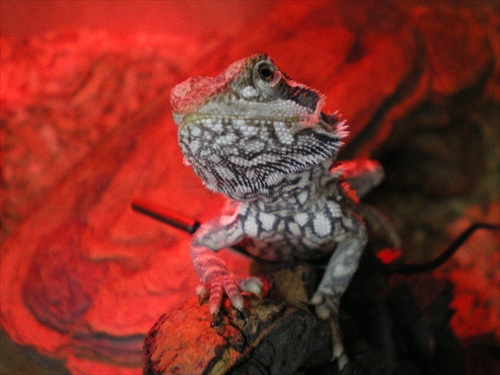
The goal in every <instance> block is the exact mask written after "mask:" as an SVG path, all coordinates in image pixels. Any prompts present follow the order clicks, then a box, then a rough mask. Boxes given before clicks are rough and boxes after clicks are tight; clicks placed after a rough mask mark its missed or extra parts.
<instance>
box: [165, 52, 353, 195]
mask: <svg viewBox="0 0 500 375" xmlns="http://www.w3.org/2000/svg"><path fill="white" fill-rule="evenodd" d="M324 102H325V98H324V97H323V96H322V95H321V94H319V93H318V92H317V91H315V90H313V89H311V88H309V87H307V86H305V85H303V84H300V83H298V82H295V81H293V80H291V79H289V78H288V77H287V76H286V75H285V74H284V73H283V72H282V71H281V70H280V69H278V67H276V65H275V64H274V63H273V62H272V60H271V59H270V58H269V57H268V56H267V55H265V54H259V55H254V56H251V57H248V58H246V59H242V60H239V61H237V62H235V63H233V64H231V65H230V66H229V67H227V68H226V70H224V71H223V72H222V73H221V74H220V75H218V76H216V77H193V78H190V79H188V80H186V81H185V82H183V83H181V84H179V85H177V86H175V87H174V88H173V90H172V92H171V106H172V111H173V117H174V121H175V122H176V123H177V125H178V136H179V144H180V147H181V150H182V152H183V154H184V157H185V161H186V162H187V163H188V164H190V165H191V166H192V167H193V169H194V171H195V173H196V174H197V175H198V176H199V177H200V178H201V179H202V180H203V181H204V183H205V185H206V186H207V187H208V188H209V189H211V190H213V191H217V192H221V193H223V194H225V195H227V196H229V197H230V198H233V199H236V200H240V201H244V200H247V201H248V200H254V199H264V200H269V199H273V197H276V196H277V195H279V194H280V191H281V190H282V188H283V187H284V185H286V184H289V183H290V181H289V179H288V178H287V177H289V176H290V175H294V174H297V173H301V172H303V171H305V170H308V169H311V168H314V167H317V166H320V165H326V164H330V163H331V162H332V161H333V160H334V159H335V158H336V156H337V153H338V150H339V147H340V146H341V145H342V142H341V139H342V138H343V137H344V136H345V135H346V134H347V132H346V129H345V128H346V127H345V125H344V123H343V122H342V123H340V122H339V121H338V119H337V117H336V116H335V115H326V114H324V113H323V112H322V111H321V110H322V108H323V105H324Z"/></svg>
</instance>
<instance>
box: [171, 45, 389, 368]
mask: <svg viewBox="0 0 500 375" xmlns="http://www.w3.org/2000/svg"><path fill="white" fill-rule="evenodd" d="M324 102H325V98H324V97H323V96H322V95H321V94H319V93H318V92H317V91H315V90H313V89H310V88H309V87H307V86H305V85H303V84H300V83H298V82H295V81H293V80H291V79H290V78H288V77H287V76H286V75H285V74H284V73H283V72H282V71H280V70H279V69H278V68H277V67H276V66H275V65H274V63H273V62H272V61H271V59H270V58H269V57H268V56H267V55H264V54H261V55H254V56H251V57H248V58H246V59H243V60H240V61H237V62H235V63H233V64H231V65H230V66H229V67H228V68H227V69H226V70H225V71H223V72H222V73H221V74H220V75H219V76H217V77H194V78H190V79H188V80H187V81H185V82H183V83H181V84H179V85H177V86H176V87H175V88H174V89H173V90H172V94H171V104H172V109H173V116H174V120H175V122H176V123H177V124H178V136H179V144H180V147H181V150H182V152H183V154H184V157H185V160H186V162H187V163H188V164H190V165H191V166H192V167H193V169H194V171H195V173H196V174H197V175H198V176H199V177H200V178H201V179H202V180H203V182H204V183H205V185H206V186H207V187H208V188H209V189H211V190H213V191H216V192H220V193H223V194H225V195H226V196H227V197H229V198H230V202H229V204H228V208H227V209H226V212H224V213H223V214H221V215H220V216H219V217H216V218H214V219H213V220H212V221H210V222H208V223H205V224H203V225H202V226H201V227H200V229H199V230H198V231H197V232H196V233H195V235H194V238H193V241H192V245H191V257H192V260H193V264H194V267H195V269H196V271H197V273H198V274H199V276H200V279H201V281H202V282H203V283H204V284H205V285H207V286H208V287H209V289H210V301H209V307H210V312H211V313H212V314H217V312H218V311H219V306H220V304H221V301H222V298H223V296H224V294H227V296H228V297H229V299H230V301H231V303H232V304H233V306H234V307H235V308H237V309H239V310H243V299H242V297H241V292H240V291H249V292H253V293H257V294H259V293H260V292H261V291H262V282H261V281H260V279H258V278H248V279H243V280H241V279H238V278H237V277H235V276H234V275H233V274H232V273H231V272H230V271H229V270H228V269H227V267H226V266H225V264H224V263H223V262H222V260H220V259H219V258H218V256H217V255H216V252H217V251H218V250H220V249H223V248H227V247H230V246H234V245H239V246H242V247H244V249H245V250H246V251H247V252H248V253H249V254H252V255H254V256H256V257H258V258H261V259H265V260H270V261H279V262H281V261H287V262H288V261H296V260H306V261H307V260H314V259H320V258H324V257H325V256H328V255H330V254H331V257H330V260H329V262H328V265H327V268H326V271H325V274H324V277H323V279H322V281H321V282H320V284H319V287H318V289H317V291H316V292H315V294H314V295H313V297H312V299H311V304H313V305H315V308H316V313H317V315H318V316H319V317H320V318H323V319H331V320H332V321H333V322H334V323H333V328H334V340H336V341H337V342H336V343H335V344H334V352H335V353H334V355H335V356H337V357H339V358H340V357H341V356H342V355H343V354H342V353H343V347H342V343H341V339H340V336H341V335H340V331H339V330H338V326H337V322H336V321H337V317H338V309H339V303H340V298H341V296H342V294H343V293H344V291H345V290H346V288H347V286H348V285H349V282H350V280H351V278H352V276H353V274H354V273H355V271H356V269H357V267H358V263H359V259H360V257H361V254H362V252H363V249H364V247H365V244H366V242H367V236H366V229H365V225H364V222H363V220H362V219H360V217H359V216H358V215H357V214H356V213H355V209H354V207H355V206H356V204H357V197H356V196H355V193H356V192H357V193H358V195H360V196H361V195H364V194H365V193H366V192H367V191H368V190H370V189H371V188H372V187H373V186H375V185H377V184H378V183H379V182H380V180H381V179H382V176H383V171H382V169H381V167H380V165H379V164H378V163H376V162H374V161H364V162H360V163H358V162H354V161H353V162H348V163H346V164H345V165H344V167H342V165H340V166H339V167H336V168H333V169H331V166H332V163H334V161H335V159H336V157H337V154H338V151H339V148H340V147H341V145H342V139H343V138H344V137H345V136H346V134H347V131H346V125H345V123H344V122H340V121H339V119H338V117H337V116H336V115H327V114H325V113H323V112H322V108H323V105H324ZM349 181H351V182H352V188H353V189H354V191H353V190H352V189H351V188H349V185H348V182H349ZM360 181H361V183H360ZM357 182H358V183H357ZM206 292H207V290H206V289H205V288H201V289H199V293H206Z"/></svg>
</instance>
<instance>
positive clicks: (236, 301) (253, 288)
mask: <svg viewBox="0 0 500 375" xmlns="http://www.w3.org/2000/svg"><path fill="white" fill-rule="evenodd" d="M263 289H264V284H263V282H262V280H261V279H260V278H258V277H248V278H238V277H236V276H234V275H233V274H230V273H227V274H225V275H222V276H221V275H219V276H218V277H217V278H215V279H214V280H212V281H211V282H210V283H207V284H204V285H199V286H198V287H197V288H196V294H197V295H198V300H199V301H200V304H203V303H204V302H206V301H207V300H208V310H209V311H210V314H211V315H212V316H214V317H215V316H216V315H217V314H218V313H219V310H220V306H221V304H222V300H223V298H224V295H227V297H228V298H229V301H230V302H231V305H232V306H233V307H234V308H235V309H236V310H238V311H241V312H244V311H245V307H244V305H243V297H242V295H241V292H247V293H252V294H255V295H257V296H259V297H260V296H261V295H262V292H263Z"/></svg>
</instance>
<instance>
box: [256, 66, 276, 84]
mask: <svg viewBox="0 0 500 375" xmlns="http://www.w3.org/2000/svg"><path fill="white" fill-rule="evenodd" d="M258 72H259V76H260V78H262V79H263V80H264V81H268V82H269V81H271V80H272V79H273V77H274V71H273V69H272V68H271V67H270V66H269V65H267V64H261V65H260V66H259V69H258Z"/></svg>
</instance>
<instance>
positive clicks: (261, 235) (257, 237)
mask: <svg viewBox="0 0 500 375" xmlns="http://www.w3.org/2000/svg"><path fill="white" fill-rule="evenodd" d="M346 219H347V216H346V214H345V213H343V212H342V211H341V209H340V205H339V204H338V203H337V202H335V201H323V202H318V203H317V204H315V205H314V206H313V207H311V208H310V209H309V210H307V211H303V212H292V213H287V214H283V213H264V212H262V211H260V212H255V214H254V213H252V212H247V215H245V216H244V217H242V219H241V220H242V225H243V230H244V232H245V234H246V238H245V240H244V241H243V243H242V244H241V245H243V247H244V248H245V250H246V251H247V252H248V253H249V254H251V255H253V256H255V257H257V258H259V259H263V260H269V261H294V260H314V259H321V258H324V257H325V256H326V255H328V254H331V253H332V252H333V251H334V250H335V247H336V244H337V243H338V241H341V240H342V239H343V237H344V236H345V233H346V230H345V227H344V225H345V221H346Z"/></svg>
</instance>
